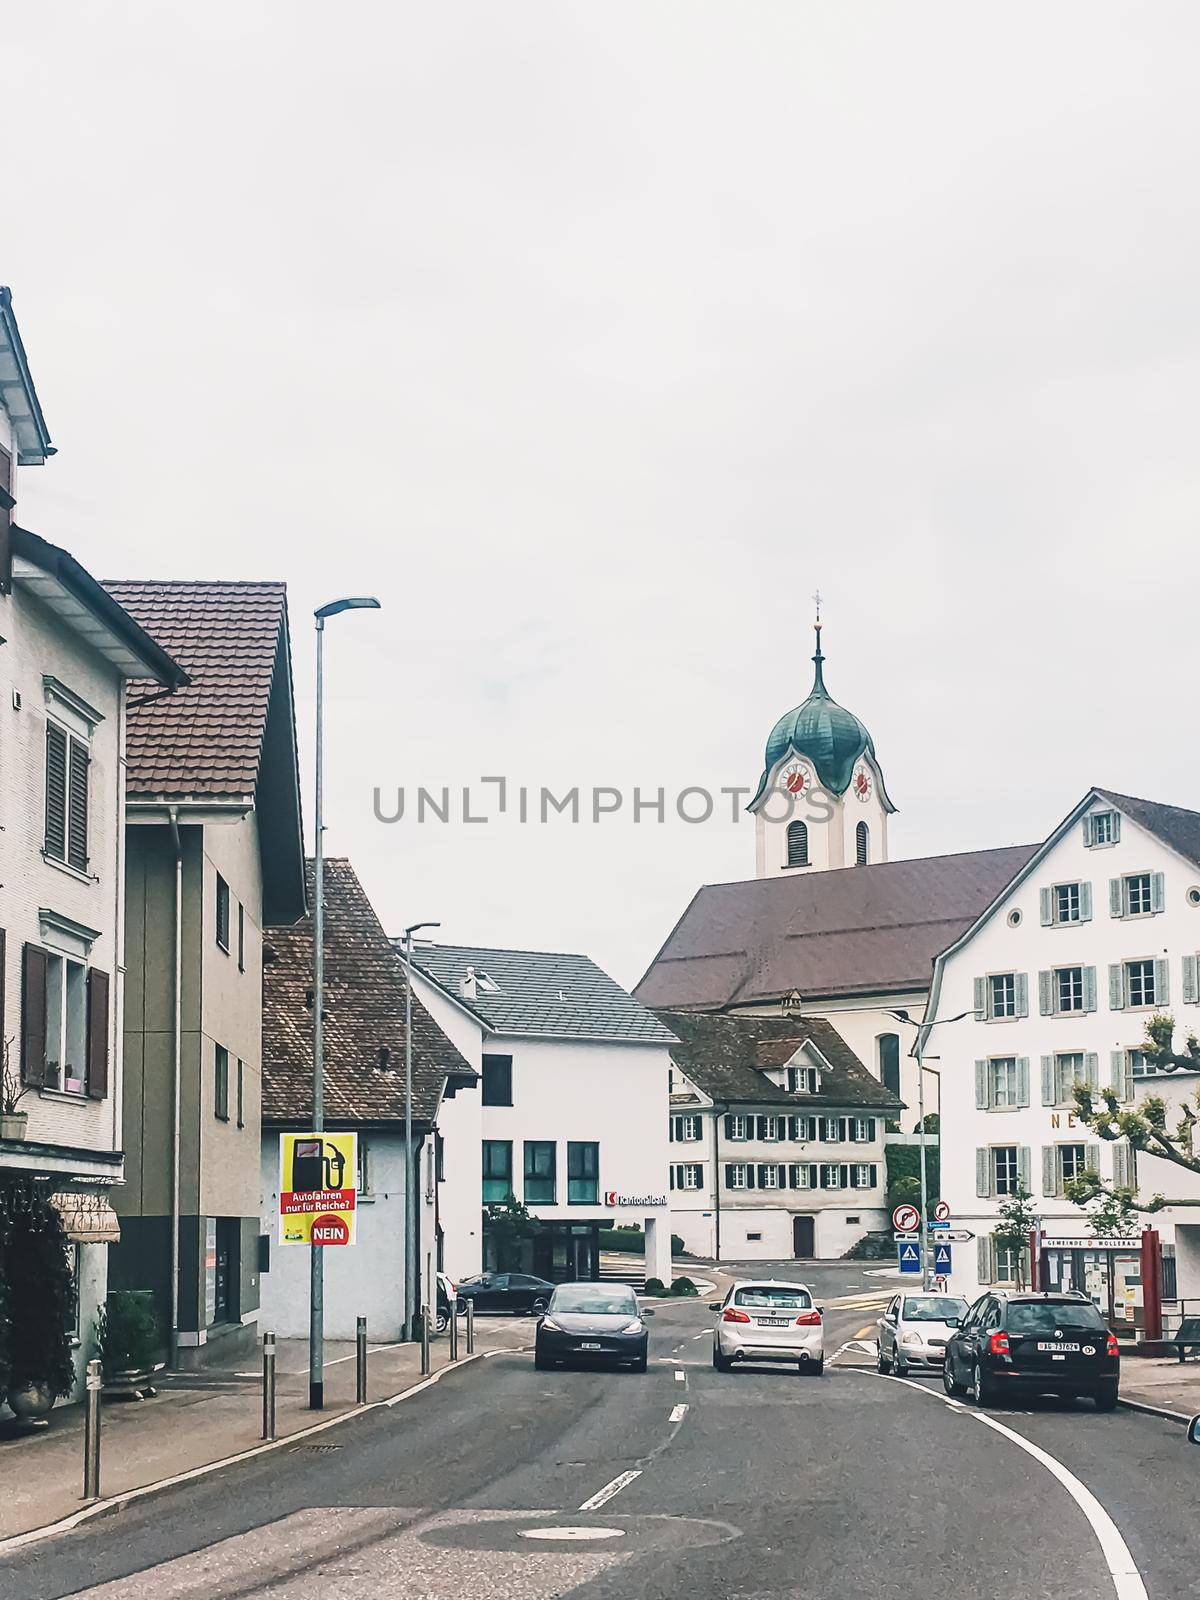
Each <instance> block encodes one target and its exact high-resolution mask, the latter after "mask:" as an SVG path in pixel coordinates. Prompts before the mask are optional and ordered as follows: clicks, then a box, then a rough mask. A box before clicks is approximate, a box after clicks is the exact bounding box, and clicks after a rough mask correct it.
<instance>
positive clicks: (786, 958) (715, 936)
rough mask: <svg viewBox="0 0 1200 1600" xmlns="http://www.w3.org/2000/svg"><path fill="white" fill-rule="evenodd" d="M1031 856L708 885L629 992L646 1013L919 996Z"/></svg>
mask: <svg viewBox="0 0 1200 1600" xmlns="http://www.w3.org/2000/svg"><path fill="white" fill-rule="evenodd" d="M1037 848H1038V847H1037V846H1036V845H1012V846H1009V847H1007V848H1004V849H999V850H972V851H967V852H965V853H963V854H959V855H948V856H925V857H923V858H921V859H918V860H915V861H881V862H879V863H877V864H876V865H874V866H862V867H842V868H839V869H837V870H835V871H832V872H815V873H805V874H803V875H802V876H795V877H791V876H783V877H777V878H755V879H751V880H750V881H748V882H743V883H716V884H706V885H705V886H704V887H703V888H702V889H700V890H698V891H697V893H696V895H695V896H694V897H693V899H692V902H691V904H690V905H689V906H688V908H687V910H686V911H685V912H684V913H683V916H682V917H681V918H680V919H679V922H678V923H677V924H676V926H675V928H674V929H673V930H672V932H671V934H670V936H669V937H668V939H667V942H666V943H665V944H664V945H663V947H662V949H661V950H660V951H659V953H658V955H657V956H656V957H655V958H654V960H653V962H652V963H651V965H650V967H649V970H648V971H647V972H646V974H645V976H644V977H643V978H642V980H641V982H640V983H639V984H638V985H637V987H636V988H635V989H634V991H633V992H634V994H635V995H636V997H637V998H638V999H639V1000H640V1001H641V1002H642V1003H643V1005H647V1006H650V1007H652V1008H653V1009H654V1010H655V1011H659V1010H661V1009H663V1008H666V1007H670V1008H672V1009H675V1010H689V1011H724V1010H727V1009H730V1008H732V1007H735V1006H750V1005H762V1004H764V1003H768V1002H770V1003H777V1002H779V1001H780V1000H782V999H784V998H785V997H786V996H787V995H789V994H792V993H793V992H798V993H799V995H800V997H801V999H802V1000H804V1001H806V1002H807V1001H812V1000H818V999H835V998H844V997H848V996H851V995H863V996H867V995H886V994H900V993H904V992H905V991H909V992H911V991H912V990H923V989H926V988H927V987H928V986H929V982H930V978H931V976H932V966H933V958H934V957H935V956H936V955H937V954H938V953H939V951H942V950H944V949H945V948H946V947H947V946H948V945H951V944H953V943H954V941H955V940H956V939H958V938H960V937H961V936H962V934H963V933H965V932H966V930H967V929H968V928H969V927H970V926H971V924H972V923H973V922H974V921H975V919H976V917H978V916H979V915H980V913H981V912H983V911H985V910H986V909H987V907H988V906H989V905H991V903H992V901H993V900H994V899H995V898H996V896H997V895H998V894H999V893H1000V892H1001V890H1002V889H1004V888H1005V887H1006V885H1007V884H1008V883H1009V881H1010V880H1011V879H1012V878H1013V877H1014V876H1015V875H1016V874H1017V872H1019V871H1020V869H1021V868H1022V867H1023V866H1024V865H1025V863H1026V862H1027V861H1028V860H1029V858H1030V857H1031V856H1032V855H1033V853H1034V851H1035V850H1036V849H1037Z"/></svg>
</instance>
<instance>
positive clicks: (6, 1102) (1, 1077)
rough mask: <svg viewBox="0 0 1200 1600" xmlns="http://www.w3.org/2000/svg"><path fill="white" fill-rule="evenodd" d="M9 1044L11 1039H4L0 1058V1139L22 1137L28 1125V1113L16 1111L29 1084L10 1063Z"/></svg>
mask: <svg viewBox="0 0 1200 1600" xmlns="http://www.w3.org/2000/svg"><path fill="white" fill-rule="evenodd" d="M11 1045H12V1040H11V1039H5V1041H4V1055H3V1059H2V1060H0V1139H23V1138H24V1137H25V1130H26V1128H27V1127H28V1126H29V1113H28V1112H27V1111H18V1110H17V1106H18V1105H19V1104H20V1102H21V1099H22V1097H23V1096H24V1094H25V1092H26V1090H27V1089H28V1088H29V1085H28V1084H27V1083H22V1082H21V1077H20V1074H19V1073H18V1072H17V1070H16V1068H15V1067H14V1066H13V1065H12V1050H11Z"/></svg>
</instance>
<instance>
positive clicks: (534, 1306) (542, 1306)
mask: <svg viewBox="0 0 1200 1600" xmlns="http://www.w3.org/2000/svg"><path fill="white" fill-rule="evenodd" d="M549 1305H550V1302H549V1300H547V1299H546V1296H545V1295H544V1294H539V1295H537V1296H536V1297H535V1299H534V1300H533V1301H532V1302H531V1303H530V1307H529V1315H530V1316H531V1317H544V1316H545V1315H546V1311H547V1308H548V1307H549Z"/></svg>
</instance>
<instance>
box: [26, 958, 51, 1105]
mask: <svg viewBox="0 0 1200 1600" xmlns="http://www.w3.org/2000/svg"><path fill="white" fill-rule="evenodd" d="M21 1079H22V1082H24V1083H27V1084H29V1085H30V1086H31V1087H33V1088H37V1087H39V1086H40V1085H41V1084H43V1083H45V1081H46V952H45V951H44V950H43V949H42V948H41V947H40V946H39V945H36V944H27V945H26V946H25V950H24V954H23V956H22V960H21Z"/></svg>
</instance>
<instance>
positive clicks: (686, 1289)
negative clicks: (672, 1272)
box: [671, 1278, 700, 1295]
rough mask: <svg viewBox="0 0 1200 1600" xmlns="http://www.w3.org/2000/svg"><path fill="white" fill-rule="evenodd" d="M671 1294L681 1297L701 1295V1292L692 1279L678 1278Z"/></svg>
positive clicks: (672, 1286)
mask: <svg viewBox="0 0 1200 1600" xmlns="http://www.w3.org/2000/svg"><path fill="white" fill-rule="evenodd" d="M671 1293H672V1294H679V1295H689V1294H699V1293H700V1291H699V1289H697V1287H696V1285H695V1284H694V1283H693V1282H692V1280H691V1279H690V1278H676V1279H675V1281H674V1283H673V1284H672V1285H671Z"/></svg>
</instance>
